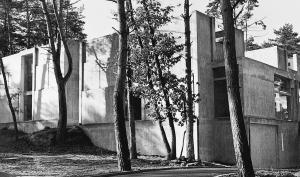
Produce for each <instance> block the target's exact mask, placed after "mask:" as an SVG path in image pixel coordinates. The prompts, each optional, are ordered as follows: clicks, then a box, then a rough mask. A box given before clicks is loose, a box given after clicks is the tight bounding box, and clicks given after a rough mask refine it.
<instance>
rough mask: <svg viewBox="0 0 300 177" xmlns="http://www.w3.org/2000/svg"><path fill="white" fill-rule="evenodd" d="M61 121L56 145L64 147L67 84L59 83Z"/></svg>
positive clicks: (58, 126) (58, 125)
mask: <svg viewBox="0 0 300 177" xmlns="http://www.w3.org/2000/svg"><path fill="white" fill-rule="evenodd" d="M58 105H59V119H58V124H57V132H56V143H57V144H58V145H63V144H64V142H65V141H66V137H67V102H66V89H65V83H63V82H60V83H58Z"/></svg>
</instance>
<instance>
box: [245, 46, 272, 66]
mask: <svg viewBox="0 0 300 177" xmlns="http://www.w3.org/2000/svg"><path fill="white" fill-rule="evenodd" d="M245 56H246V57H248V58H251V59H253V60H256V61H259V62H262V63H265V64H267V65H270V66H273V67H275V68H278V53H277V47H276V46H274V47H269V48H264V49H258V50H252V51H247V52H246V54H245Z"/></svg>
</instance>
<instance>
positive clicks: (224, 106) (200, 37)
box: [0, 12, 300, 168]
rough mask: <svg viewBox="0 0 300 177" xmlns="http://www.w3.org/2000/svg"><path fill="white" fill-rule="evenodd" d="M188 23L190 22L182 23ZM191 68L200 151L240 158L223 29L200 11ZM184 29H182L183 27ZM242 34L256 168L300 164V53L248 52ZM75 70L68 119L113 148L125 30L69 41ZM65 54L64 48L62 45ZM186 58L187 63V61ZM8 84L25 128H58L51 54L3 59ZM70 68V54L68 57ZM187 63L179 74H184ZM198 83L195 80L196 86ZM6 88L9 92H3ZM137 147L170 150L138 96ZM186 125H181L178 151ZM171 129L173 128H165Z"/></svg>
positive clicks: (204, 155) (2, 110)
mask: <svg viewBox="0 0 300 177" xmlns="http://www.w3.org/2000/svg"><path fill="white" fill-rule="evenodd" d="M180 26H181V27H183V25H180ZM191 26H192V30H191V31H192V41H193V42H192V57H193V59H192V66H193V68H192V70H193V75H194V83H196V82H199V85H197V86H195V89H194V92H199V94H200V102H199V103H198V104H197V105H195V112H196V115H197V116H198V118H199V119H198V120H197V121H196V122H195V136H194V137H195V150H196V157H198V158H199V157H200V158H201V159H202V160H206V161H216V162H221V163H227V164H234V161H235V160H234V151H233V143H232V135H231V129H230V121H229V111H228V103H227V95H226V81H225V70H224V57H223V49H222V32H215V22H214V19H213V18H211V17H208V16H206V15H204V14H202V13H200V12H195V13H194V14H193V17H192V25H191ZM178 34H181V33H180V29H179V33H178ZM243 41H244V36H243V32H241V31H239V30H236V49H237V57H238V65H239V79H240V87H241V89H240V91H241V98H242V104H243V111H244V116H245V123H246V128H247V135H248V139H249V143H250V148H251V155H252V160H253V164H254V166H255V167H262V168H271V167H272V168H284V167H293V166H297V165H298V164H299V163H300V159H299V155H298V154H299V150H300V149H299V148H300V147H299V141H300V139H299V138H300V136H299V117H300V111H299V110H300V107H299V106H300V104H299V101H300V99H299V93H300V90H299V81H300V57H299V56H296V55H295V56H294V57H293V58H288V57H287V53H286V52H285V51H284V50H282V49H280V48H277V47H271V48H266V49H260V50H256V51H250V52H246V53H245V50H244V42H243ZM69 46H70V49H71V53H72V56H73V73H72V76H71V78H70V80H69V81H68V83H67V89H66V90H67V102H68V124H69V125H81V126H82V128H83V129H84V130H85V132H86V133H87V134H88V135H89V136H90V138H91V140H92V141H93V142H94V144H96V145H97V146H100V147H103V148H106V149H110V150H114V149H115V141H114V131H113V119H114V116H113V106H112V105H113V97H112V95H113V90H114V83H115V73H116V61H117V55H118V36H117V35H109V36H105V37H102V38H98V39H94V40H92V41H90V42H89V43H88V44H86V45H85V44H84V43H81V42H79V41H73V42H69ZM62 52H63V53H64V51H62ZM181 62H184V61H181ZM4 63H5V66H6V68H7V71H8V73H9V85H10V88H11V91H12V92H13V93H15V97H14V98H15V99H14V105H15V107H16V108H17V109H16V112H17V113H18V121H19V126H20V128H21V129H23V130H24V131H26V132H33V131H36V130H39V129H43V128H44V127H45V126H49V127H55V126H56V122H57V117H58V98H57V87H56V82H55V78H54V73H53V65H52V61H51V55H50V54H49V53H48V52H47V50H46V48H43V47H35V48H33V49H29V50H25V51H22V52H20V53H18V54H15V55H12V56H9V57H6V58H4ZM61 64H62V69H63V71H65V70H66V68H67V66H68V65H67V60H66V56H64V55H62V59H61ZM184 66H185V65H184V64H183V63H179V64H178V65H176V66H175V67H174V68H173V72H174V73H176V74H178V75H181V76H182V75H184V70H185V68H184ZM195 85H196V84H195ZM1 92H3V91H1ZM0 104H1V105H2V106H1V107H0V116H1V119H0V122H1V123H2V124H1V126H10V124H9V122H11V117H10V113H9V109H8V106H7V102H6V97H5V94H3V93H1V102H0ZM134 104H135V107H136V112H135V114H136V115H137V119H138V120H137V121H136V131H137V133H136V136H137V137H136V138H137V142H139V143H138V144H137V149H138V152H139V153H141V154H152V155H164V154H165V150H164V149H163V148H161V147H162V146H161V145H162V139H161V136H160V131H159V128H158V126H157V125H156V123H155V122H154V121H152V120H149V119H148V118H147V116H146V111H147V110H144V108H143V106H142V105H143V101H142V100H140V99H139V98H135V102H134ZM184 129H185V127H179V126H178V127H176V134H177V145H178V146H177V147H178V153H177V154H178V155H179V153H180V152H179V151H180V150H181V147H182V144H181V143H182V138H183V134H184V133H183V131H184ZM166 131H167V134H168V135H169V134H170V132H169V130H168V129H167V128H166Z"/></svg>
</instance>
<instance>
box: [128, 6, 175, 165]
mask: <svg viewBox="0 0 300 177" xmlns="http://www.w3.org/2000/svg"><path fill="white" fill-rule="evenodd" d="M127 2H128V6H127V7H128V12H129V15H130V19H131V22H132V24H133V28H134V31H135V35H136V36H137V39H138V43H139V45H140V47H141V49H143V48H144V45H143V41H142V38H141V36H140V35H139V32H138V27H137V26H136V23H135V19H134V17H133V8H132V3H131V0H128V1H127ZM146 67H147V68H146V69H147V79H148V82H149V84H148V85H149V88H150V89H151V90H154V87H153V83H152V80H151V71H150V70H151V69H150V66H149V63H148V60H146ZM154 110H155V112H156V115H157V119H158V126H159V129H160V132H161V136H162V139H163V142H164V145H165V148H166V151H167V159H168V160H170V158H171V148H170V145H169V142H168V138H167V136H166V133H165V130H164V127H163V125H162V118H161V116H160V113H159V109H158V105H157V104H156V103H155V104H154Z"/></svg>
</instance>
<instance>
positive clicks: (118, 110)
mask: <svg viewBox="0 0 300 177" xmlns="http://www.w3.org/2000/svg"><path fill="white" fill-rule="evenodd" d="M118 15H119V25H120V30H119V33H120V34H119V36H120V37H119V38H120V39H119V41H120V44H119V45H120V46H119V62H118V74H117V80H116V85H115V90H114V110H115V136H116V145H117V148H116V149H117V158H118V168H119V170H120V171H130V170H131V162H130V153H129V149H128V141H127V136H126V126H125V111H124V90H125V80H126V63H127V35H128V34H127V27H126V14H125V6H124V0H118Z"/></svg>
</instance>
